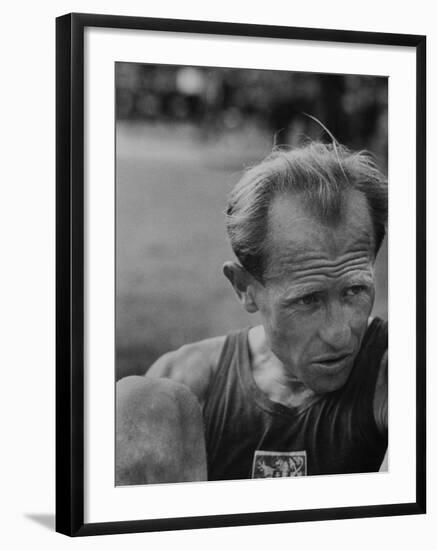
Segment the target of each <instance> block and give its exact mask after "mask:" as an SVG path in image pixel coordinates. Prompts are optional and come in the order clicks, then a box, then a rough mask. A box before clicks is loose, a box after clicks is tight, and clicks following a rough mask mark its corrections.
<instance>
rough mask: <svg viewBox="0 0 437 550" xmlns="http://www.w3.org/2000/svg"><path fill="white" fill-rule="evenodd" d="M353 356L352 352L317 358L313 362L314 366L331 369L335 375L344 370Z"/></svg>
mask: <svg viewBox="0 0 437 550" xmlns="http://www.w3.org/2000/svg"><path fill="white" fill-rule="evenodd" d="M351 355H352V353H350V352H349V353H341V354H337V355H324V356H321V357H317V359H315V360H314V361H313V364H314V365H315V366H316V367H319V368H322V369H330V370H332V372H333V373H334V372H336V371H340V370H342V369H343V368H344V367H345V366H346V364H347V363H348V362H349V361H350V358H351Z"/></svg>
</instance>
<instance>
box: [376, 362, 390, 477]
mask: <svg viewBox="0 0 437 550" xmlns="http://www.w3.org/2000/svg"><path fill="white" fill-rule="evenodd" d="M373 412H374V415H375V422H376V425H377V427H378V429H379V431H380V432H381V433H383V434H386V433H387V430H388V352H387V351H386V352H385V353H384V356H383V358H382V360H381V365H380V369H379V374H378V379H377V381H376V388H375V397H374V401H373ZM387 467H388V449H387V451H386V453H385V456H384V460H383V461H382V463H381V466H380V471H387Z"/></svg>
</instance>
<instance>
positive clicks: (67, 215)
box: [56, 13, 426, 536]
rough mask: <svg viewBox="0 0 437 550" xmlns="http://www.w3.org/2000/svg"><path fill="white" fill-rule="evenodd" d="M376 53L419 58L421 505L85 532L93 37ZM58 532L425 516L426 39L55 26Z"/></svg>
mask: <svg viewBox="0 0 437 550" xmlns="http://www.w3.org/2000/svg"><path fill="white" fill-rule="evenodd" d="M86 27H104V28H111V29H137V30H158V31H171V32H176V33H200V34H212V35H217V34H220V35H228V36H245V37H263V38H267V39H268V38H281V39H294V40H312V41H321V42H332V41H333V42H341V43H346V44H356V43H359V44H376V45H387V46H399V47H401V46H403V47H409V48H414V49H415V52H416V61H417V63H416V67H417V73H416V98H417V99H416V155H417V156H416V167H417V168H416V197H417V207H416V215H417V226H416V231H417V232H416V236H417V237H416V238H417V241H416V254H417V256H416V277H417V279H416V280H417V287H416V299H417V302H416V303H417V310H416V316H417V317H416V326H417V334H416V339H417V340H416V341H417V348H416V381H417V385H416V435H417V441H416V453H417V455H416V499H415V501H414V502H405V503H398V504H387V505H371V506H358V507H344V508H328V509H311V510H293V511H280V512H262V513H243V514H229V515H218V516H196V517H174V518H165V519H146V520H141V521H136V520H135V521H121V522H118V521H117V522H108V523H84V290H85V289H84V29H85V28H86ZM56 73H57V74H56V134H57V141H56V143H57V145H56V182H57V183H56V195H57V197H56V208H57V214H56V228H57V237H56V276H57V287H56V341H57V351H56V464H57V468H56V530H57V531H58V532H60V533H64V534H66V535H69V536H85V535H98V534H115V533H132V532H145V531H161V530H176V529H197V528H207V527H225V526H239V525H256V524H267V523H268V524H274V523H285V522H298V521H320V520H328V519H346V518H364V517H377V516H390V515H407V514H422V513H425V511H426V441H425V434H426V404H425V394H426V378H425V358H426V357H425V353H426V351H425V350H426V347H425V344H426V342H425V338H426V337H425V329H426V309H425V300H426V294H425V293H426V290H425V288H426V269H425V268H426V256H425V254H426V252H425V251H426V240H425V228H426V218H425V215H426V208H425V177H426V169H425V161H426V159H425V151H426V127H425V123H426V121H425V108H426V37H425V36H417V35H401V34H388V33H373V32H361V31H360V32H357V31H347V30H324V29H312V28H295V27H283V26H264V25H252V24H235V23H223V22H207V21H189V20H174V19H155V18H144V17H126V16H113V15H96V14H79V13H74V14H67V15H64V16H62V17H59V18H57V20H56Z"/></svg>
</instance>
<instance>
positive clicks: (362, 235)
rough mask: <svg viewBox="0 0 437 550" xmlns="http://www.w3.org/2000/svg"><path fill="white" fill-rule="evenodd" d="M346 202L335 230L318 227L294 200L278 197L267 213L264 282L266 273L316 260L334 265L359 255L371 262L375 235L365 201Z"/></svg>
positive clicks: (333, 228) (306, 211)
mask: <svg viewBox="0 0 437 550" xmlns="http://www.w3.org/2000/svg"><path fill="white" fill-rule="evenodd" d="M361 195H362V194H361V193H359V194H358V196H356V197H355V198H356V199H357V200H356V201H355V203H354V201H351V199H350V198H349V200H348V201H347V204H346V206H345V211H344V212H343V218H342V221H341V222H340V223H339V224H336V226H335V227H332V225H327V224H324V223H321V222H320V221H319V220H318V219H316V218H315V217H314V216H313V215H311V214H309V213H308V209H307V208H306V207H305V205H304V204H303V203H302V201H300V200H299V197H296V196H289V195H286V196H282V197H277V198H276V202H274V203H272V205H271V206H270V210H269V218H268V230H267V235H266V243H265V244H266V247H265V260H266V269H265V278H271V277H270V276H269V273H268V272H269V271H272V270H273V271H274V272H275V273H276V272H277V271H278V268H279V269H281V270H282V269H287V270H290V269H291V267H292V266H293V265H295V264H296V263H303V262H310V261H313V260H314V261H317V260H319V259H321V260H325V261H326V262H333V263H334V264H336V263H339V262H340V261H341V256H345V255H351V254H352V255H353V254H360V253H362V254H363V255H365V256H366V257H367V258H371V259H372V260H374V256H375V254H374V234H373V226H372V221H371V218H370V213H369V211H368V208H367V206H366V207H365V208H362V203H363V200H364V201H365V197H364V196H361Z"/></svg>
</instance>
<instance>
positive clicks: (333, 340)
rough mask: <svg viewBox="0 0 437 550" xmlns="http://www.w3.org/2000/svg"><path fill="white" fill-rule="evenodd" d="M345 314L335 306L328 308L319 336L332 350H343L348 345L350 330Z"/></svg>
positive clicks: (340, 308)
mask: <svg viewBox="0 0 437 550" xmlns="http://www.w3.org/2000/svg"><path fill="white" fill-rule="evenodd" d="M349 321H350V320H349V318H348V315H347V313H346V312H345V311H344V309H343V308H342V307H341V305H339V304H336V305H333V306H331V307H329V308H328V311H327V313H326V317H325V322H324V324H323V326H322V327H321V330H320V336H321V338H322V340H323V342H324V343H325V344H327V345H328V346H329V347H331V348H332V349H334V350H336V351H337V350H338V351H340V350H344V349H345V348H348V347H349V345H350V337H351V328H350V322H349Z"/></svg>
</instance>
